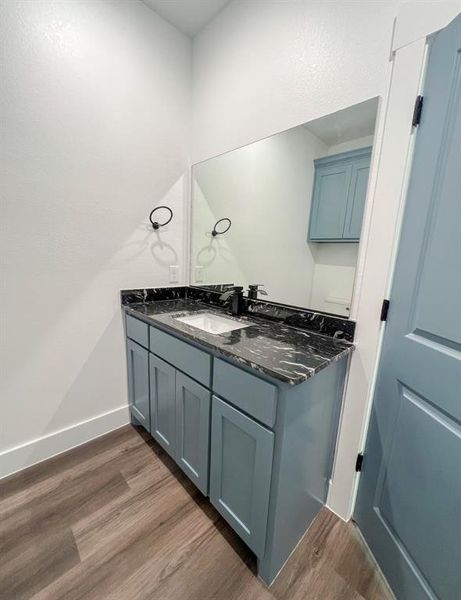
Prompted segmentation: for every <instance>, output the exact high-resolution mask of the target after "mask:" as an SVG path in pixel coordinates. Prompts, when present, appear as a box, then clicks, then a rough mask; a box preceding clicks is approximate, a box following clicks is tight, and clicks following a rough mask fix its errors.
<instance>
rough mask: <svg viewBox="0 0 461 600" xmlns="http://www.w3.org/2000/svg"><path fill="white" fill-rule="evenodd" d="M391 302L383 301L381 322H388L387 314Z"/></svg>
mask: <svg viewBox="0 0 461 600" xmlns="http://www.w3.org/2000/svg"><path fill="white" fill-rule="evenodd" d="M389 304H390V302H389V300H387V299H384V300H383V304H382V306H381V316H380V320H381V321H387V314H388V312H389Z"/></svg>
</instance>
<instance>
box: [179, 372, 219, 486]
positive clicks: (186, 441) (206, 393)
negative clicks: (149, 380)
mask: <svg viewBox="0 0 461 600" xmlns="http://www.w3.org/2000/svg"><path fill="white" fill-rule="evenodd" d="M210 407H211V392H210V390H207V389H206V388H204V387H203V386H202V385H200V384H199V383H197V382H196V381H194V380H193V379H190V377H187V375H184V374H183V373H180V372H179V371H177V372H176V436H177V437H176V440H177V442H176V461H177V462H178V464H179V466H180V467H181V469H182V470H183V471H184V472H185V473H186V475H188V476H189V477H190V479H191V480H192V481H193V482H194V483H195V485H196V486H197V487H198V489H199V490H200V491H201V492H202V494H205V496H206V495H207V494H208V463H209V446H210Z"/></svg>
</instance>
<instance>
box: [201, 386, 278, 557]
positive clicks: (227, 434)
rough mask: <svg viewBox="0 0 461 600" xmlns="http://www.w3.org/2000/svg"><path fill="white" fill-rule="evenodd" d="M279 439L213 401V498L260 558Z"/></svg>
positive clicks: (221, 403)
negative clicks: (275, 444)
mask: <svg viewBox="0 0 461 600" xmlns="http://www.w3.org/2000/svg"><path fill="white" fill-rule="evenodd" d="M273 449H274V434H273V433H272V431H269V430H268V429H266V428H265V427H263V426H262V425H259V423H257V422H256V421H254V420H253V419H250V418H249V417H247V416H246V415H244V414H243V413H242V412H240V411H239V410H237V409H235V408H233V407H232V406H230V405H229V404H227V403H226V402H223V401H222V400H220V399H219V398H217V397H216V396H213V410H212V424H211V468H210V499H211V502H212V503H213V505H214V506H215V508H216V509H217V510H218V511H219V512H220V513H221V515H222V516H223V517H224V518H225V519H226V521H227V522H228V523H229V524H230V525H231V526H232V528H233V529H234V530H235V531H236V532H237V533H238V534H239V535H240V537H241V538H242V539H243V541H244V542H245V543H246V544H247V546H248V547H249V548H251V550H253V552H254V553H255V554H256V556H258V557H262V556H263V554H264V547H265V542H266V527H267V513H268V508H269V494H270V483H271V473H272V454H273Z"/></svg>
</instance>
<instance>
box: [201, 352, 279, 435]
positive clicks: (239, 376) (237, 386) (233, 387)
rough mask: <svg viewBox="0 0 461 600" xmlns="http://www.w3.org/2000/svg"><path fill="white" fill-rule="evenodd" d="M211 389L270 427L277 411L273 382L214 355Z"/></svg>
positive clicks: (273, 422)
mask: <svg viewBox="0 0 461 600" xmlns="http://www.w3.org/2000/svg"><path fill="white" fill-rule="evenodd" d="M213 391H214V392H216V394H219V395H220V396H222V397H223V398H224V399H225V400H228V401H229V402H231V403H232V404H235V406H237V407H238V408H241V409H242V410H243V411H245V412H246V413H248V414H249V415H251V416H252V417H254V418H255V419H257V420H258V421H261V423H264V425H267V426H268V427H273V426H274V424H275V414H276V410H277V388H276V386H275V385H272V384H271V383H268V382H267V381H263V380H262V379H259V378H258V377H255V376H254V375H251V374H250V373H247V372H246V371H243V369H239V368H238V367H234V366H233V365H230V364H229V363H226V362H224V361H223V360H220V359H219V358H216V359H215V361H214V375H213Z"/></svg>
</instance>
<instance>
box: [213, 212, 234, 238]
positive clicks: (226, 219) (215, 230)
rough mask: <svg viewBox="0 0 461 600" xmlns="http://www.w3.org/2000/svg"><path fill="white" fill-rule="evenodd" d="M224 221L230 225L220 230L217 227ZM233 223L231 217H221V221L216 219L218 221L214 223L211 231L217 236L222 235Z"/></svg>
mask: <svg viewBox="0 0 461 600" xmlns="http://www.w3.org/2000/svg"><path fill="white" fill-rule="evenodd" d="M223 221H227V222H228V226H227V227H226V228H225V229H223V230H222V231H218V230H217V229H216V226H217V225H218V224H219V223H222V222H223ZM231 225H232V221H231V220H230V219H228V218H227V217H224V218H223V219H219V221H216V223H215V224H214V227H213V231H212V232H211V235H212V236H213V237H216V236H217V235H222V234H223V233H226V231H229V229H230V228H231Z"/></svg>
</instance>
